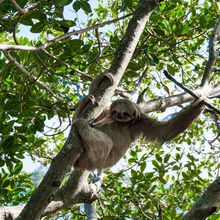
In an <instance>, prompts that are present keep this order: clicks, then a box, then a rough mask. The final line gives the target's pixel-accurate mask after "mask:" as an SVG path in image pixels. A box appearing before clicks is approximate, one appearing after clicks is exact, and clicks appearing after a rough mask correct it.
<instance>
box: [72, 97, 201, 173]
mask: <svg viewBox="0 0 220 220" xmlns="http://www.w3.org/2000/svg"><path fill="white" fill-rule="evenodd" d="M195 103H196V104H195ZM195 103H194V104H191V105H189V106H188V107H187V108H185V109H184V110H183V111H181V112H180V113H178V114H176V115H175V116H174V117H173V118H171V119H170V120H168V121H157V120H155V119H152V118H150V117H147V116H146V115H145V114H144V113H142V112H141V110H140V108H139V106H138V105H137V104H135V103H133V102H131V101H129V100H127V99H120V100H117V101H115V102H113V103H112V105H111V106H110V109H109V110H107V111H105V113H104V115H105V116H104V118H102V117H101V118H102V119H99V120H98V121H96V122H95V123H94V124H93V125H90V124H89V123H88V122H87V121H86V120H85V119H83V118H79V119H77V120H76V121H75V123H76V127H77V129H78V132H79V135H80V137H81V141H82V145H83V152H82V154H81V155H80V157H79V158H78V160H77V161H76V162H75V163H74V167H75V168H78V169H82V170H85V169H86V170H94V169H98V170H102V169H106V168H109V167H111V166H113V165H114V164H116V163H117V162H118V161H119V160H120V159H121V158H122V157H123V155H124V154H125V153H126V151H127V149H128V148H129V146H130V145H131V144H132V143H133V142H134V141H135V140H136V139H137V138H138V137H140V135H142V136H143V138H145V139H146V140H147V141H156V142H158V143H159V144H163V143H164V142H166V141H169V140H171V139H173V138H174V137H176V136H177V135H178V134H180V133H181V132H183V131H184V130H186V129H187V127H188V126H189V125H190V124H191V123H192V122H193V120H194V119H196V118H197V116H198V115H199V114H200V113H201V112H202V110H203V108H204V105H203V104H202V102H199V103H197V102H195Z"/></svg>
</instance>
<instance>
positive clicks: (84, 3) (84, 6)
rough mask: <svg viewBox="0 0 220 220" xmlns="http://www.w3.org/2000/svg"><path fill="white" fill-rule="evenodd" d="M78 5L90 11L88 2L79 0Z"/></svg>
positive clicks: (87, 11)
mask: <svg viewBox="0 0 220 220" xmlns="http://www.w3.org/2000/svg"><path fill="white" fill-rule="evenodd" d="M80 5H81V8H82V9H83V10H84V11H85V12H86V13H90V12H92V9H91V6H90V4H89V3H88V2H87V1H86V0H80Z"/></svg>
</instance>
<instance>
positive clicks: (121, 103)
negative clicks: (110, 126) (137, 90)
mask: <svg viewBox="0 0 220 220" xmlns="http://www.w3.org/2000/svg"><path fill="white" fill-rule="evenodd" d="M137 110H138V109H136V108H135V105H134V103H132V102H130V101H128V100H124V99H122V100H118V101H115V102H113V103H112V105H111V116H112V119H113V120H115V121H119V122H123V123H126V122H130V121H132V120H134V119H136V118H137Z"/></svg>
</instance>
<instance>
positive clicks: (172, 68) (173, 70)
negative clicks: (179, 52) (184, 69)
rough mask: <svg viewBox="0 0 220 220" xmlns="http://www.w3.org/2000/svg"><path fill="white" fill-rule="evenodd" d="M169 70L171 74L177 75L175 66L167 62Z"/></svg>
mask: <svg viewBox="0 0 220 220" xmlns="http://www.w3.org/2000/svg"><path fill="white" fill-rule="evenodd" d="M167 70H168V72H169V73H170V74H171V75H175V72H176V70H175V68H174V67H173V66H171V65H170V64H167Z"/></svg>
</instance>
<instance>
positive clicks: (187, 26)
mask: <svg viewBox="0 0 220 220" xmlns="http://www.w3.org/2000/svg"><path fill="white" fill-rule="evenodd" d="M189 30H190V26H189V25H187V24H185V25H183V27H182V31H181V34H186V33H187V32H188V31H189Z"/></svg>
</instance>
